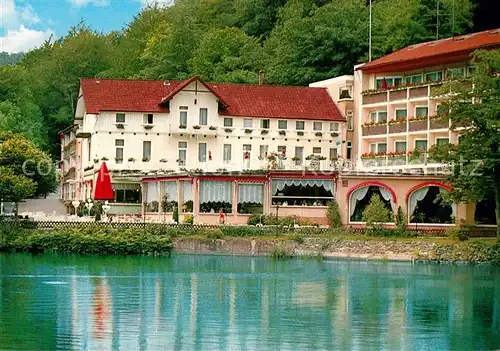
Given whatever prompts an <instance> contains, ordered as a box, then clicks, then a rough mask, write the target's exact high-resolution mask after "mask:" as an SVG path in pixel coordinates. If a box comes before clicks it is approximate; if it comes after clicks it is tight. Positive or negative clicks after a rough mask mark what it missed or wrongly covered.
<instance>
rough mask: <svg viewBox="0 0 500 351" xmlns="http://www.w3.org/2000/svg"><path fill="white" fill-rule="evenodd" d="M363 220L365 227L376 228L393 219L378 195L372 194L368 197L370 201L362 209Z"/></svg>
mask: <svg viewBox="0 0 500 351" xmlns="http://www.w3.org/2000/svg"><path fill="white" fill-rule="evenodd" d="M363 221H364V222H366V227H367V228H370V229H378V228H381V227H382V226H383V224H384V223H389V222H392V221H393V214H392V213H391V211H390V210H389V209H388V208H387V207H386V206H385V204H384V202H383V201H382V199H381V198H380V196H378V195H376V194H374V195H372V197H371V199H370V203H369V204H368V205H367V206H366V208H365V210H364V211H363Z"/></svg>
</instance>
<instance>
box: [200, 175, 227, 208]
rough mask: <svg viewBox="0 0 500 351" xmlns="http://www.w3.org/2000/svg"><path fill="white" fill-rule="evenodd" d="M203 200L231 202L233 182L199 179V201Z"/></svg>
mask: <svg viewBox="0 0 500 351" xmlns="http://www.w3.org/2000/svg"><path fill="white" fill-rule="evenodd" d="M204 202H228V203H233V182H229V181H222V182H221V181H213V180H202V181H200V203H204Z"/></svg>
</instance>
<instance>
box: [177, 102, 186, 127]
mask: <svg viewBox="0 0 500 351" xmlns="http://www.w3.org/2000/svg"><path fill="white" fill-rule="evenodd" d="M179 109H180V113H179V127H180V128H186V127H187V123H188V113H187V109H188V108H187V106H180V107H179Z"/></svg>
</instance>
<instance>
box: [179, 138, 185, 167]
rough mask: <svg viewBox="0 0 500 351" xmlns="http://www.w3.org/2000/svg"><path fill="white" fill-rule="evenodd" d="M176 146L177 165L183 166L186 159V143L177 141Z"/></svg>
mask: <svg viewBox="0 0 500 351" xmlns="http://www.w3.org/2000/svg"><path fill="white" fill-rule="evenodd" d="M177 145H178V151H179V159H178V160H177V161H178V164H179V166H185V165H186V159H187V141H179V143H178V144H177Z"/></svg>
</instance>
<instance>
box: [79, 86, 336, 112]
mask: <svg viewBox="0 0 500 351" xmlns="http://www.w3.org/2000/svg"><path fill="white" fill-rule="evenodd" d="M194 81H199V82H201V83H202V84H203V85H204V86H205V87H206V88H207V89H208V90H210V91H211V92H212V93H213V94H214V95H215V96H216V98H217V99H218V100H219V102H220V103H221V104H222V105H223V106H222V108H221V110H220V111H219V113H220V114H222V115H227V116H235V117H260V118H289V119H304V120H332V121H345V118H344V117H343V116H342V114H341V113H340V111H339V109H338V108H337V106H336V105H335V103H334V102H333V100H332V98H331V97H330V95H329V94H328V91H327V90H326V88H309V87H284V86H270V85H247V84H232V83H205V82H203V81H201V80H200V79H199V78H198V77H192V78H190V79H188V80H185V81H154V80H123V79H98V78H94V79H90V78H87V79H81V82H80V84H81V88H82V98H83V99H84V101H85V107H86V113H92V114H98V113H99V112H101V111H116V112H120V111H123V112H168V110H167V109H166V107H165V104H164V102H165V101H168V100H170V99H172V98H173V97H174V96H175V95H176V94H177V93H178V92H179V91H181V90H182V89H183V88H185V87H186V86H188V85H189V84H190V83H192V82H194Z"/></svg>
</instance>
